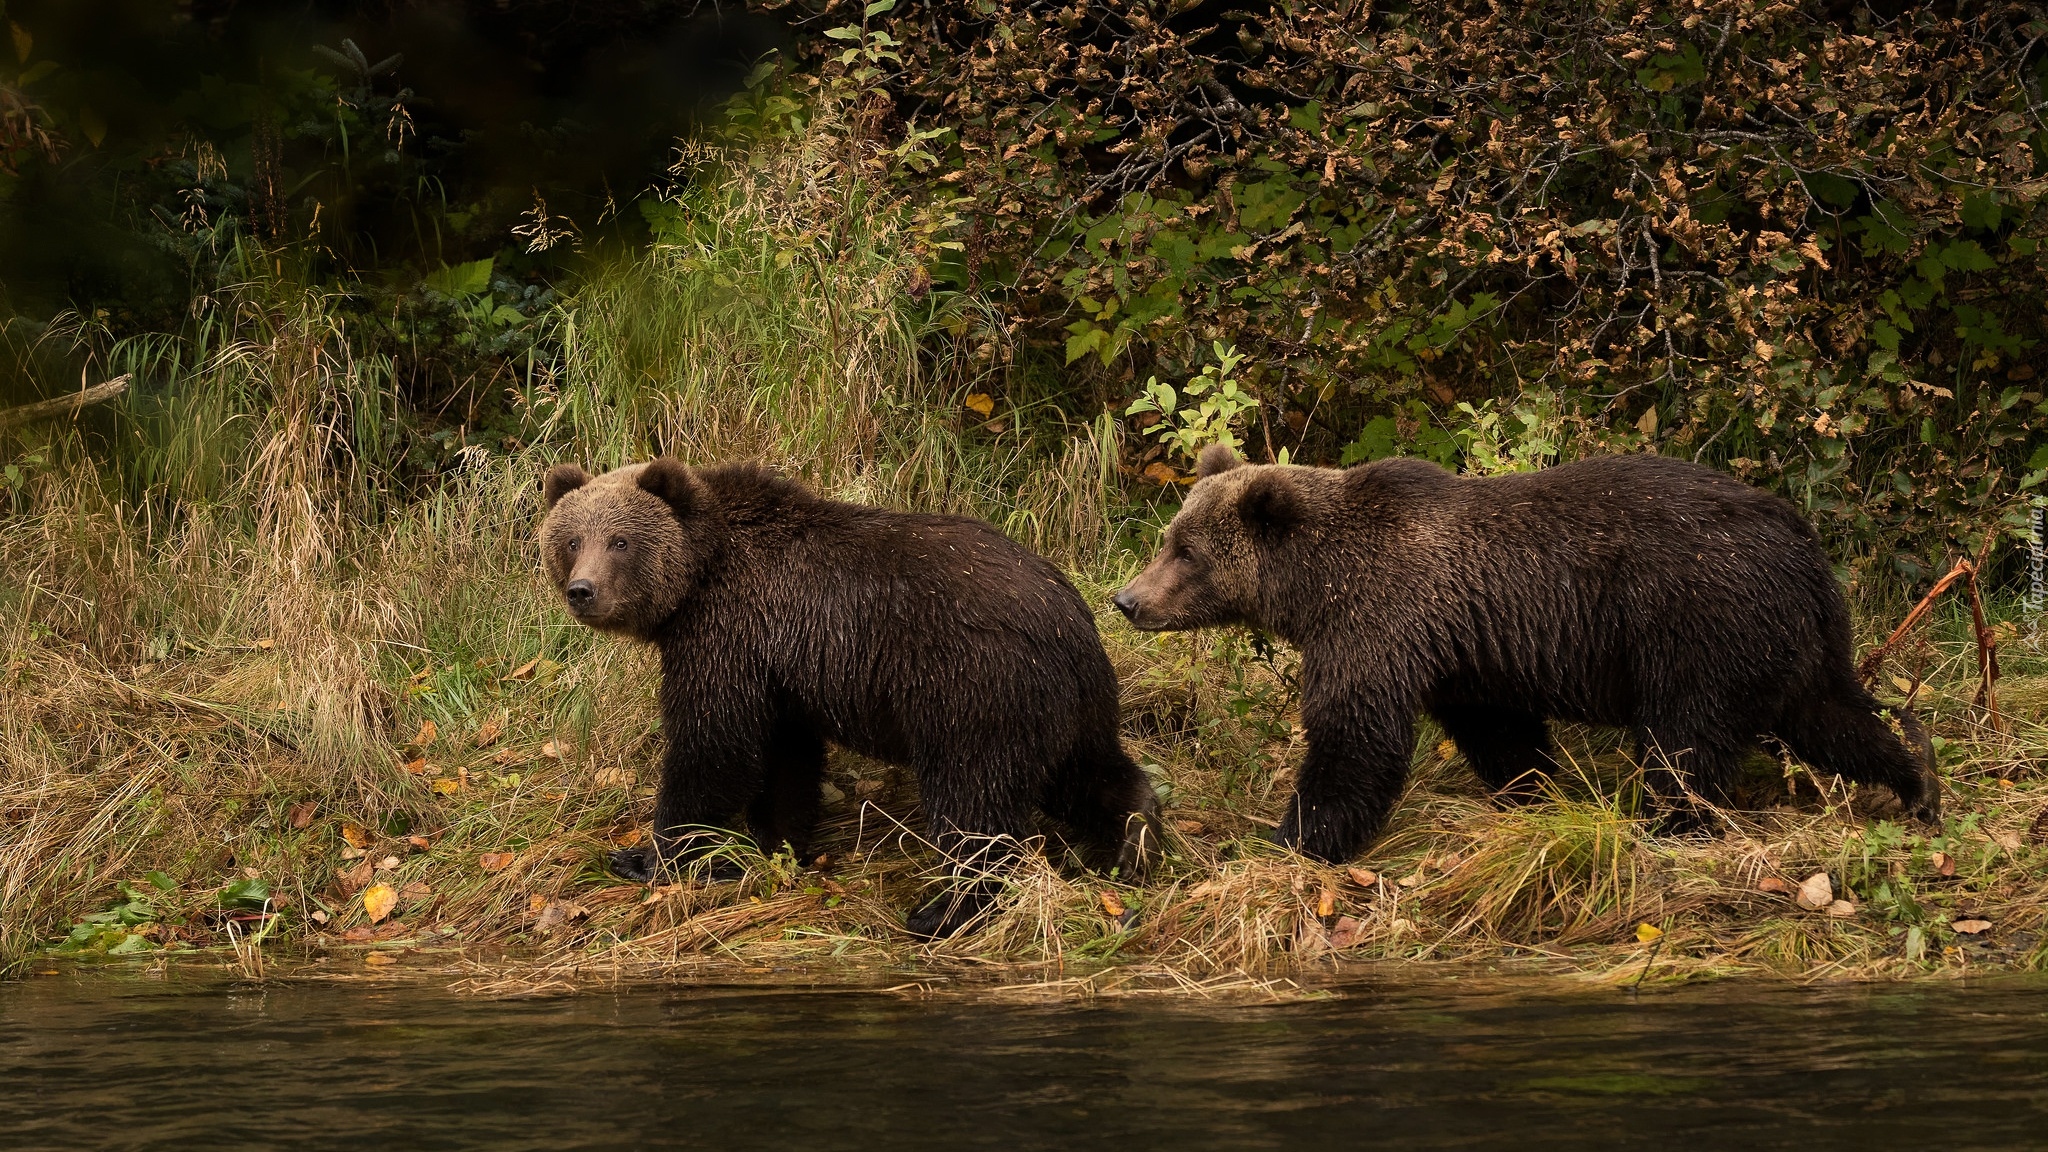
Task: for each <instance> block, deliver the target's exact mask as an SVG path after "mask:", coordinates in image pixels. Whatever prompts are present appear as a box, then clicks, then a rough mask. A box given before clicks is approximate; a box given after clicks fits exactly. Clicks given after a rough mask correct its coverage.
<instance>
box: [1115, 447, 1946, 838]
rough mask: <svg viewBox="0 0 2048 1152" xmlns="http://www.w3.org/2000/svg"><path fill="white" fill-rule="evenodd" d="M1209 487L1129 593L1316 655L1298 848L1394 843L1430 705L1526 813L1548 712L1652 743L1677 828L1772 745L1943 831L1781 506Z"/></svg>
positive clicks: (1661, 463) (1221, 450)
mask: <svg viewBox="0 0 2048 1152" xmlns="http://www.w3.org/2000/svg"><path fill="white" fill-rule="evenodd" d="M1196 471H1197V480H1196V483H1195V486H1194V488H1193V489H1192V490H1191V491H1190V492H1189V493H1188V497H1187V500H1186V502H1185V503H1184V504H1182V506H1181V510H1180V513H1179V514H1178V515H1177V516H1175V517H1174V519H1173V523H1172V524H1171V525H1169V526H1168V528H1167V531H1166V536H1165V539H1164V541H1163V543H1162V547H1161V550H1160V553H1159V555H1158V556H1157V557H1156V558H1154V559H1153V560H1152V562H1151V563H1150V564H1149V565H1148V566H1147V567H1146V568H1145V570H1144V571H1143V572H1142V573H1140V574H1139V575H1138V577H1137V579H1135V580H1133V581H1131V583H1130V584H1129V585H1128V586H1127V587H1125V588H1124V589H1123V590H1122V591H1120V592H1118V593H1117V595H1116V596H1115V598H1114V603H1115V604H1116V606H1117V608H1118V609H1119V610H1121V611H1122V612H1123V613H1124V615H1125V616H1126V617H1128V618H1129V619H1130V621H1131V623H1133V624H1135V625H1136V626H1138V627H1139V628H1144V629H1148V630H1155V631H1168V630H1170V631H1178V630H1184V629H1190V628H1204V627H1210V626H1213V625H1225V624H1246V625H1250V626H1252V627H1255V628H1263V629H1266V630H1268V631H1271V632H1272V633H1274V634H1275V635H1277V636H1279V637H1281V638H1282V639H1284V640H1286V641H1288V642H1289V643H1291V644H1293V645H1294V646H1295V647H1297V648H1298V649H1300V651H1301V659H1302V668H1301V683H1302V722H1303V725H1304V726H1305V727H1306V728H1307V733H1308V751H1307V756H1306V758H1305V759H1304V760H1303V762H1302V764H1301V767H1300V769H1299V771H1298V773H1297V776H1296V784H1295V793H1294V799H1293V801H1292V803H1291V804H1290V805H1289V809H1288V812H1287V815H1286V819H1285V820H1284V821H1283V822H1282V824H1281V826H1280V831H1279V833H1278V839H1279V840H1280V841H1281V843H1283V844H1286V845H1288V846H1290V847H1295V848H1298V849H1300V850H1301V851H1302V852H1304V853H1307V854H1308V855H1311V856H1316V857H1319V858H1321V859H1324V860H1331V861H1337V860H1344V859H1347V858H1349V857H1351V856H1354V855H1356V854H1357V853H1358V852H1360V851H1361V850H1363V849H1364V848H1365V847H1366V846H1367V845H1369V844H1371V843H1372V841H1373V840H1374V838H1375V837H1377V836H1378V835H1379V833H1380V832H1381V830H1382V829H1383V828H1384V827H1385V825H1386V821H1387V817H1388V815H1389V814H1390V813H1391V812H1392V810H1393V807H1394V804H1395V803H1396V802H1397V801H1398V800H1399V798H1400V795H1401V790H1402V786H1403V784H1404V782H1405V780H1406V779H1407V775H1408V766H1409V759H1410V755H1411V753H1412V750H1413V747H1414V724H1415V717H1416V714H1417V713H1419V712H1425V711H1426V712H1428V713H1429V714H1430V715H1432V716H1434V717H1435V718H1436V720H1437V722H1438V723H1439V724H1441V725H1442V726H1443V728H1444V731H1445V732H1446V733H1448V734H1449V736H1450V737H1451V739H1452V740H1454V741H1456V742H1457V745H1458V749H1459V751H1461V752H1462V753H1464V756H1465V760H1466V762H1467V763H1469V764H1470V765H1471V766H1472V768H1473V771H1475V772H1476V773H1478V775H1479V777H1480V779H1481V780H1483V781H1484V782H1485V783H1486V784H1487V785H1488V786H1489V787H1491V788H1493V789H1495V790H1496V791H1497V792H1499V793H1501V794H1502V795H1503V796H1504V798H1507V799H1518V800H1526V799H1529V798H1531V797H1532V796H1534V795H1535V794H1536V793H1537V791H1538V790H1537V788H1536V787H1535V786H1534V785H1535V783H1536V777H1537V776H1539V775H1540V774H1541V773H1544V772H1546V771H1549V770H1550V769H1552V768H1553V767H1555V764H1554V763H1553V761H1552V759H1551V750H1550V738H1549V732H1548V729H1547V727H1546V722H1547V721H1549V720H1575V721H1581V722H1585V723H1591V724H1602V725H1611V726H1617V727H1625V728H1629V729H1633V730H1634V732H1635V734H1636V738H1637V742H1638V747H1639V750H1640V751H1641V753H1642V755H1643V760H1644V763H1645V766H1646V781H1647V784H1648V787H1649V790H1650V792H1651V795H1652V798H1653V800H1654V802H1655V804H1656V807H1657V808H1658V809H1659V810H1660V811H1661V813H1662V814H1663V816H1664V822H1665V825H1666V827H1668V828H1669V827H1675V828H1685V827H1689V826H1694V825H1696V824H1697V823H1699V822H1701V821H1702V820H1703V818H1704V817H1703V815H1702V813H1701V812H1700V811H1699V808H1698V807H1697V805H1696V804H1695V803H1694V800H1695V798H1696V799H1697V800H1704V801H1706V802H1708V803H1710V804H1722V803H1725V802H1726V800H1727V798H1728V794H1729V789H1730V786H1731V785H1732V784H1733V782H1734V778H1735V775H1736V771H1737V768H1738V766H1739V764H1740V761H1741V758H1742V756H1743V754H1744V753H1745V751H1747V750H1748V749H1749V748H1750V747H1752V746H1753V745H1755V744H1756V743H1757V742H1758V740H1759V739H1760V738H1765V737H1770V738H1774V739H1775V740H1777V741H1779V742H1781V743H1782V744H1783V745H1784V746H1785V747H1787V748H1789V749H1790V750H1791V751H1792V752H1794V753H1795V754H1797V755H1798V756H1799V757H1801V758H1802V759H1804V760H1806V761H1808V762H1809V763H1811V764H1813V765H1814V766H1815V767H1817V768H1820V769H1822V770H1823V771H1827V772H1834V773H1838V774H1840V775H1842V776H1844V777H1846V778H1848V779H1850V780H1856V781H1862V782H1865V783H1875V784H1883V785H1885V786H1887V787H1889V788H1890V789H1891V790H1892V791H1893V792H1895V793H1896V794H1897V795H1898V797H1899V799H1900V800H1901V801H1902V802H1903V803H1904V804H1905V806H1906V808H1907V809H1908V810H1909V811H1910V812H1912V813H1913V814H1915V815H1917V816H1919V817H1921V818H1923V819H1926V820H1928V821H1930V822H1931V821H1934V820H1936V819H1938V814H1939V811H1940V783H1939V780H1938V778H1937V777H1936V776H1935V775H1934V772H1933V765H1932V761H1933V754H1932V749H1931V747H1930V746H1929V744H1928V741H1927V737H1926V735H1925V733H1924V732H1923V731H1922V729H1921V728H1920V726H1919V724H1918V722H1917V721H1916V720H1915V719H1914V718H1913V717H1912V716H1911V714H1909V713H1906V712H1905V711H1903V710H1900V711H1899V712H1898V713H1897V715H1896V719H1897V721H1898V724H1899V731H1897V732H1895V731H1894V730H1893V727H1892V725H1891V724H1890V723H1889V722H1888V720H1887V718H1886V714H1885V713H1884V712H1883V711H1881V710H1880V708H1879V705H1878V703H1877V701H1876V700H1874V699H1873V698H1872V697H1871V696H1870V694H1869V693H1868V692H1866V691H1864V689H1863V687H1862V685H1861V683H1860V682H1859V681H1858V679H1857V675H1856V672H1855V669H1854V668H1853V667H1852V666H1851V639H1850V632H1849V613H1848V609H1847V607H1846V606H1845V604H1844V603H1843V600H1842V593H1841V590H1840V589H1839V588H1838V587H1837V586H1836V584H1835V578H1834V574H1833V572H1832V570H1831V569H1830V567H1829V564H1828V559H1827V556H1826V555H1825V554H1824V553H1823V552H1822V550H1821V548H1820V545H1819V543H1818V542H1817V541H1816V540H1815V537H1814V534H1813V530H1812V528H1811V527H1809V526H1808V525H1807V523H1806V521H1805V520H1804V519H1802V518H1801V517H1800V516H1799V514H1798V513H1797V512H1796V511H1794V509H1793V508H1792V506H1791V505H1790V504H1788V503H1786V502H1785V501H1783V500H1781V499H1779V498H1777V497H1775V496H1772V495H1769V494H1768V493H1765V492H1761V491H1758V490H1756V489H1754V488H1751V487H1749V486H1747V485H1745V484H1742V483H1740V482H1738V481H1736V480H1734V479H1731V478H1730V477H1727V476H1724V475H1721V474H1720V473H1717V472H1715V471H1713V470H1711V469H1708V468H1703V467H1700V466H1697V465H1694V464H1689V463H1685V462H1683V461H1678V460H1672V459H1668V458H1664V457H1659V456H1610V457H1603V458H1598V459H1592V460H1586V461H1583V462H1580V463H1576V464H1566V465H1561V466H1558V467H1555V468H1550V469H1547V470H1545V471H1540V472H1534V473H1527V474H1520V475H1512V476H1500V477H1493V478H1483V479H1482V478H1475V477H1461V476H1453V475H1451V474H1450V473H1448V472H1445V471H1444V470H1443V469H1441V468H1438V467H1437V466H1436V465H1434V464H1430V463H1427V462H1424V461H1419V460H1404V459H1389V460H1381V461H1378V462H1375V463H1372V464H1366V465H1362V466H1360V467H1356V468H1351V469H1348V470H1343V471H1339V470H1336V469H1330V468H1301V467H1289V466H1276V465H1247V464H1245V463H1243V462H1242V461H1240V460H1238V459H1237V458H1236V456H1235V455H1233V454H1232V453H1231V451H1230V450H1229V449H1228V448H1226V447H1222V446H1220V445H1219V446H1214V447H1211V448H1209V449H1207V450H1206V451H1204V452H1203V453H1202V455H1201V457H1200V459H1199V461H1198V462H1197V467H1196ZM1901 734H1903V735H1904V736H1905V737H1906V738H1907V739H1910V740H1911V741H1913V743H1914V744H1916V745H1917V746H1918V747H1917V748H1909V747H1908V746H1907V744H1906V743H1905V742H1903V741H1902V740H1901V738H1900V737H1901Z"/></svg>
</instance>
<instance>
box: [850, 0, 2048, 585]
mask: <svg viewBox="0 0 2048 1152" xmlns="http://www.w3.org/2000/svg"><path fill="white" fill-rule="evenodd" d="M1877 7H1881V6H1871V5H1863V4H1853V5H1852V4H1839V3H1822V2H1819V0H1807V2H1804V3H1788V2H1784V0H1687V2H1681V3H1664V4H1657V5H1638V4H1623V3H1613V2H1606V3H1586V2H1583V0H1549V2H1536V3H1528V4H1504V3H1500V2H1498V0H1490V2H1489V0H1450V2H1446V3H1437V4H1427V5H1421V4H1417V5H1408V4H1400V3H1392V4H1387V3H1370V2H1367V3H1349V4H1335V5H1321V4H1274V5H1268V6H1245V7H1241V8H1240V7H1234V6H1226V5H1222V4H1213V3H1189V2H1187V0H1114V2H1109V3H1094V4H1083V3H1072V4H1056V3H1046V2H1042V0H976V2H974V3H939V2H934V3H905V4H903V5H900V6H896V7H894V8H893V9H892V8H891V6H890V5H887V4H875V5H868V8H870V9H876V10H878V11H875V12H873V13H872V14H871V15H867V16H865V21H866V24H867V27H868V29H869V30H868V31H867V32H864V33H856V32H854V31H853V30H852V29H851V28H850V27H849V25H850V24H854V23H860V22H861V21H862V20H863V18H864V17H863V10H862V9H861V8H859V7H857V6H850V5H838V6H834V7H832V8H830V9H828V10H827V11H826V12H825V13H823V14H822V15H821V16H820V17H818V19H819V20H820V21H821V22H823V23H825V24H831V25H838V26H840V27H839V31H838V33H837V35H838V38H839V39H838V42H835V43H832V44H830V45H829V48H830V49H831V50H832V51H833V52H835V53H836V52H837V51H838V50H839V49H840V48H842V47H844V46H845V45H846V44H847V43H854V44H860V43H867V42H869V41H871V40H873V38H874V37H875V35H876V34H877V33H879V34H881V35H882V36H885V37H887V38H888V40H891V41H894V42H895V43H894V44H893V45H892V46H891V47H892V50H893V53H894V54H895V55H896V56H900V61H901V67H900V69H899V70H896V71H894V72H893V74H892V75H891V76H890V77H889V78H888V79H887V80H886V84H887V90H888V96H889V98H890V101H891V103H890V107H891V108H892V109H893V110H894V112H896V113H897V114H898V115H899V116H900V117H901V126H900V128H899V129H898V132H899V133H900V134H901V135H902V136H903V137H904V138H905V139H906V140H910V141H914V142H916V145H917V147H916V151H915V152H914V153H912V154H910V155H909V157H908V159H910V160H911V161H912V165H911V166H912V167H914V168H916V169H919V170H921V175H920V176H919V177H917V183H918V185H919V187H920V188H921V190H922V191H923V193H924V194H927V195H930V196H933V197H938V198H942V199H946V200H950V201H951V204H952V206H953V208H954V209H955V210H956V211H958V212H959V213H960V214H961V216H962V218H963V220H964V221H965V222H966V223H965V224H964V226H963V234H962V235H961V236H960V237H959V239H961V240H962V241H964V251H963V252H962V253H961V254H960V256H959V257H958V259H957V261H956V262H955V263H954V265H953V266H952V267H950V268H949V273H950V277H951V279H952V280H953V281H954V282H955V283H957V284H958V285H959V286H961V287H969V288H987V287H989V286H991V285H999V286H1001V287H1002V288H1005V289H1008V290H1010V291H1012V292H1014V294H1015V299H1016V304H1017V306H1018V308H1019V309H1020V310H1021V312H1022V314H1023V316H1024V317H1025V318H1026V319H1027V320H1028V321H1030V322H1031V323H1032V324H1033V325H1035V326H1036V328H1037V330H1038V331H1039V332H1041V333H1049V332H1050V331H1052V330H1053V329H1054V328H1055V327H1059V328H1064V332H1063V333H1061V335H1062V336H1063V338H1064V347H1065V352H1066V359H1068V360H1069V361H1072V362H1074V364H1075V365H1076V366H1077V367H1079V368H1084V369H1085V368H1089V367H1090V366H1092V367H1093V370H1094V371H1095V372H1097V373H1107V374H1109V375H1111V376H1112V377H1113V378H1114V379H1116V380H1120V381H1125V382H1130V381H1134V380H1136V379H1138V378H1141V377H1142V376H1143V375H1144V373H1145V372H1146V371H1148V370H1151V369H1153V368H1155V367H1156V368H1159V369H1160V370H1161V371H1163V372H1167V373H1169V374H1172V373H1185V374H1192V373H1193V372H1194V371H1195V370H1197V369H1198V368H1199V367H1200V365H1201V363H1202V362H1203V360H1204V358H1205V357H1206V356H1207V355H1208V352H1207V350H1208V347H1209V345H1210V343H1211V342H1212V341H1214V340H1216V339H1223V340H1227V341H1234V342H1236V344H1237V345H1238V347H1239V348H1240V349H1241V350H1243V351H1245V352H1247V353H1250V354H1251V356H1252V357H1253V362H1254V364H1255V365H1256V367H1255V368H1254V369H1251V370H1250V371H1251V372H1252V375H1251V376H1250V377H1249V378H1250V379H1252V380H1254V381H1255V384H1256V389H1257V391H1258V393H1259V395H1260V396H1261V397H1262V399H1263V400H1264V401H1265V407H1264V409H1263V410H1262V412H1263V415H1264V416H1265V417H1266V419H1265V421H1264V422H1263V423H1264V426H1263V427H1261V428H1258V429H1257V430H1256V431H1255V432H1254V433H1253V434H1252V437H1251V439H1252V441H1253V443H1254V444H1255V445H1258V446H1260V447H1262V448H1263V449H1264V450H1266V451H1274V450H1278V449H1284V448H1291V449H1292V450H1293V451H1294V452H1295V454H1296V455H1297V456H1300V455H1303V454H1305V455H1306V456H1307V457H1309V458H1312V459H1321V460H1330V461H1335V460H1339V459H1341V460H1344V461H1347V462H1349V461H1353V460H1357V459H1362V458H1370V457H1374V456H1378V455H1383V454H1387V453H1389V452H1395V451H1406V452H1410V453H1416V452H1420V453H1424V454H1431V455H1438V456H1440V457H1442V458H1445V459H1455V458H1456V457H1458V456H1459V455H1460V453H1461V452H1462V453H1463V454H1464V455H1465V456H1466V457H1467V458H1471V457H1472V456H1473V455H1474V449H1475V448H1476V449H1477V450H1478V454H1479V455H1480V456H1481V457H1483V459H1479V460H1474V461H1473V462H1474V463H1484V462H1486V461H1488V460H1498V461H1501V462H1503V466H1525V465H1528V464H1535V463H1541V462H1542V461H1543V460H1544V459H1548V458H1553V457H1555V456H1556V455H1558V454H1560V453H1564V454H1573V453H1578V452H1583V451H1588V450H1594V449H1599V450H1623V451H1627V450H1640V449H1648V448H1654V449H1655V450H1658V451H1662V452H1666V453H1671V454H1679V455H1684V456H1687V457H1692V458H1698V459H1704V460H1707V461H1710V462H1713V463H1716V464H1719V465H1722V466H1725V467H1728V468H1730V469H1732V470H1733V471H1735V472H1736V473H1737V474H1739V475H1743V476H1745V477H1748V478H1750V479H1753V480H1755V481H1757V482H1759V483H1766V484H1771V485H1775V486H1778V487H1780V488H1782V489H1783V490H1784V491H1786V492H1787V493H1788V494H1789V495H1791V496H1792V497H1794V498H1795V499H1796V500H1798V501H1800V502H1801V503H1803V504H1804V505H1805V506H1806V507H1807V508H1808V509H1809V510H1810V511H1811V512H1812V513H1814V514H1815V515H1816V517H1817V518H1818V519H1819V520H1820V521H1821V522H1822V523H1823V525H1824V527H1825V529H1826V531H1828V532H1829V533H1830V535H1831V536H1832V537H1833V538H1834V539H1835V540H1836V541H1837V543H1838V544H1839V545H1842V546H1844V547H1845V548H1846V549H1847V550H1850V551H1853V552H1855V553H1856V554H1858V555H1859V557H1861V561H1860V562H1861V563H1863V564H1868V563H1869V561H1871V560H1872V559H1875V560H1877V561H1879V562H1880V563H1881V565H1882V566H1883V567H1884V568H1888V569H1890V570H1891V573H1895V574H1896V575H1895V576H1891V575H1890V574H1888V576H1890V578H1896V577H1897V576H1903V577H1905V578H1906V579H1907V580H1909V581H1911V580H1917V579H1919V578H1921V577H1924V576H1925V575H1926V572H1927V568H1928V566H1930V565H1931V564H1934V563H1938V562H1940V557H1941V555H1942V554H1943V553H1944V552H1953V551H1954V550H1957V549H1963V548H1967V549H1968V550H1970V551H1974V550H1975V549H1976V547H1977V543H1978V540H1979V539H1980V538H1981V533H1982V529H1983V526H1984V525H1986V524H1987V523H1988V522H1990V521H1992V520H1993V519H1995V518H1996V517H1997V516H1999V515H2000V514H2001V513H2003V514H2006V515H2007V516H2008V517H2010V518H2012V519H2013V521H2014V522H2015V523H2016V522H2017V513H2016V512H2015V511H2014V509H2015V508H2016V506H2017V501H2018V498H2019V497H2020V495H2021V493H2022V491H2023V490H2024V489H2025V488H2027V487H2030V486H2031V485H2032V484H2034V483H2038V482H2039V480H2040V479H2041V477H2042V474H2043V470H2044V469H2048V436H2044V433H2048V408H2044V407H2043V405H2042V390H2041V381H2040V378H2039V376H2038V374H2037V372H2038V359H2039V341H2040V339H2041V336H2042V326H2043V306H2044V285H2048V277H2044V271H2048V266H2044V261H2048V256H2044V254H2043V252H2042V251H2041V242H2042V240H2043V238H2044V236H2048V207H2044V202H2043V192H2044V190H2048V180H2044V179H2043V177H2044V175H2048V121H2044V120H2043V115H2042V113H2043V109H2044V104H2043V101H2044V99H2048V51H2044V39H2048V8H2044V7H2043V6H2041V5H2039V4H2018V3H1987V4H1953V5H1943V4H1934V5H1921V6H1912V7H1910V8H1909V9H1908V10H1907V11H1904V12H1902V13H1893V14H1881V13H1880V12H1879V11H1877V10H1875V9H1876V8H1877ZM863 38H865V39H863ZM885 43H886V41H885ZM835 59H836V56H835V57H830V58H828V60H827V65H828V67H829V66H830V65H831V64H832V62H833V60H835ZM935 130H936V134H934V133H935ZM1124 391H1125V393H1126V394H1131V393H1135V392H1136V391H1137V389H1136V387H1135V386H1134V385H1130V384H1126V386H1125V387H1124ZM1158 456H1159V452H1158V451H1157V450H1155V451H1154V452H1153V453H1152V457H1153V458H1154V459H1156V458H1157V457H1158ZM1134 463H1140V462H1134Z"/></svg>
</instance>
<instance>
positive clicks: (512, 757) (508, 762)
mask: <svg viewBox="0 0 2048 1152" xmlns="http://www.w3.org/2000/svg"><path fill="white" fill-rule="evenodd" d="M491 763H493V764H496V765H497V766H498V767H500V768H510V767H512V766H513V765H515V764H524V763H526V753H524V752H521V751H519V750H518V749H516V748H501V749H499V750H498V754H497V755H496V756H493V757H491Z"/></svg>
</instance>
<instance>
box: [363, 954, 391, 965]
mask: <svg viewBox="0 0 2048 1152" xmlns="http://www.w3.org/2000/svg"><path fill="white" fill-rule="evenodd" d="M363 963H365V964H374V965H376V966H378V967H380V968H381V967H383V966H384V965H386V964H396V963H398V957H396V956H393V955H392V954H391V953H389V952H372V953H370V954H369V955H368V956H365V957H363Z"/></svg>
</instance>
